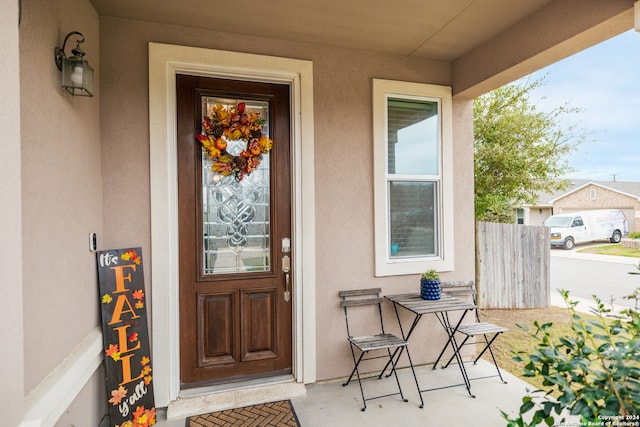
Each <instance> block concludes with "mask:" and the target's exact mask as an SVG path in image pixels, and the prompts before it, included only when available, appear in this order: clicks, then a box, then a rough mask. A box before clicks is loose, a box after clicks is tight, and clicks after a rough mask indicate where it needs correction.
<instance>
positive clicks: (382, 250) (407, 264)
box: [373, 79, 454, 276]
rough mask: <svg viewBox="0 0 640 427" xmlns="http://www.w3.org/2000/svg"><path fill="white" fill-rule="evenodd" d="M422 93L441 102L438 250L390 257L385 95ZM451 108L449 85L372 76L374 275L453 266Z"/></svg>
mask: <svg viewBox="0 0 640 427" xmlns="http://www.w3.org/2000/svg"><path fill="white" fill-rule="evenodd" d="M394 95H395V96H400V97H424V98H429V99H436V100H438V101H439V102H440V113H441V123H440V126H441V141H440V150H441V168H442V172H441V175H440V189H439V192H440V205H439V206H438V209H439V212H438V221H439V224H440V236H439V239H440V240H439V244H440V253H439V255H438V256H437V257H425V258H411V259H393V260H392V259H390V258H389V256H388V251H387V248H389V238H388V236H389V232H388V230H389V223H388V217H387V212H388V209H387V203H388V194H387V180H386V178H387V102H386V100H387V97H388V96H394ZM452 121H453V112H452V100H451V87H449V86H438V85H430V84H424V83H409V82H402V81H395V80H382V79H373V145H374V147H373V149H374V159H373V162H374V213H375V261H376V267H375V268H376V270H375V275H376V276H396V275H405V274H418V273H422V272H424V271H425V270H427V269H431V268H433V269H435V270H437V271H438V272H445V271H452V270H453V264H454V262H453V254H454V251H453V217H454V215H453V184H452V181H453V126H452Z"/></svg>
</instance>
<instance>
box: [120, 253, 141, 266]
mask: <svg viewBox="0 0 640 427" xmlns="http://www.w3.org/2000/svg"><path fill="white" fill-rule="evenodd" d="M121 258H122V259H123V260H125V261H133V262H134V263H135V264H136V265H140V263H141V262H142V258H140V255H138V252H136V251H135V250H133V249H129V250H128V251H126V252H125V253H123V254H122V256H121Z"/></svg>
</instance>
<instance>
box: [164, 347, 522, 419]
mask: <svg viewBox="0 0 640 427" xmlns="http://www.w3.org/2000/svg"><path fill="white" fill-rule="evenodd" d="M466 368H467V371H468V373H469V376H470V377H471V378H472V381H471V391H472V393H473V394H475V396H476V397H475V398H472V397H470V396H469V394H468V393H467V390H466V388H465V387H464V386H463V385H460V386H458V387H451V388H444V389H440V390H434V391H429V392H424V393H422V396H423V399H424V403H425V405H424V409H420V408H419V403H420V400H419V398H418V393H417V390H416V387H415V383H414V381H413V377H412V376H411V371H410V370H408V369H402V370H400V371H399V377H400V383H401V384H402V389H403V392H404V393H405V397H406V398H408V399H409V402H406V403H405V402H403V401H402V400H400V396H391V397H386V398H382V399H376V400H371V401H368V402H367V410H366V411H365V412H362V411H361V410H360V408H361V407H362V399H361V397H360V389H359V388H358V383H357V381H355V382H353V381H352V383H351V384H349V386H347V387H343V386H342V382H341V381H331V382H321V383H317V384H311V385H308V386H306V393H304V394H303V395H301V396H297V397H293V398H291V402H292V403H293V407H294V409H295V411H296V414H297V415H298V419H299V420H300V424H301V426H303V427H327V426H350V427H355V426H367V427H377V426H385V427H388V426H406V427H412V426H448V427H463V426H464V427H468V426H476V427H484V426H486V427H494V426H502V425H506V422H505V420H504V419H503V418H502V415H501V412H500V410H503V411H505V412H507V413H509V414H510V415H512V416H513V415H515V414H516V413H517V411H518V408H519V407H520V405H521V403H522V397H523V396H524V395H525V394H526V390H527V388H529V389H532V388H533V387H532V386H530V385H528V384H527V383H525V382H524V381H522V380H520V379H519V378H517V377H515V376H513V375H511V374H509V373H507V372H504V371H502V374H503V377H504V379H505V380H506V381H507V382H508V384H503V383H502V382H500V379H499V378H498V377H497V376H493V375H495V374H496V371H495V368H494V366H493V364H491V363H489V362H486V361H484V360H481V361H479V362H478V364H477V365H473V364H472V363H467V364H466ZM416 373H417V376H418V381H419V383H420V386H421V388H422V389H426V388H437V387H441V386H445V385H452V384H460V383H462V377H461V375H460V371H459V369H458V367H457V366H454V365H452V366H450V367H449V368H447V369H439V368H438V369H436V370H432V369H431V366H423V367H418V368H417V369H416ZM487 376H491V377H489V378H483V377H487ZM475 378H481V379H475ZM363 387H364V388H365V395H366V396H373V395H378V394H386V393H393V392H396V391H397V387H396V384H395V381H394V380H393V378H385V379H383V380H377V379H371V380H367V381H364V382H363ZM275 400H280V399H279V398H278V397H277V396H273V398H271V399H269V398H268V397H266V399H265V400H264V401H265V402H268V401H275ZM199 412H200V413H207V412H212V411H211V410H207V408H206V407H203V408H202V410H201V411H199ZM185 421H186V417H179V418H172V419H169V420H167V418H166V412H165V411H162V410H161V411H159V415H158V424H157V425H158V426H160V427H183V426H184V425H185Z"/></svg>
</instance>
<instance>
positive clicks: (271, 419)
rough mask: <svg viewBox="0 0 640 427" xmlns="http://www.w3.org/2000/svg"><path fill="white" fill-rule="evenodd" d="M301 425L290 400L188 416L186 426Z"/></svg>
mask: <svg viewBox="0 0 640 427" xmlns="http://www.w3.org/2000/svg"><path fill="white" fill-rule="evenodd" d="M218 426H224V427H244V426H251V427H268V426H291V427H300V422H299V421H298V416H297V415H296V412H295V411H294V410H293V405H292V404H291V401H290V400H280V401H278V402H272V403H265V404H262V405H253V406H246V407H244V408H237V409H228V410H226V411H220V412H211V413H209V414H202V415H196V416H193V417H189V418H187V423H186V427H218Z"/></svg>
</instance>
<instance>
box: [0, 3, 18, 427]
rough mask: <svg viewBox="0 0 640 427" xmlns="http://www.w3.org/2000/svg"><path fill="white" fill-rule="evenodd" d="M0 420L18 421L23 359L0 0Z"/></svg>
mask: <svg viewBox="0 0 640 427" xmlns="http://www.w3.org/2000/svg"><path fill="white" fill-rule="evenodd" d="M0 40H2V43H0V58H2V67H0V94H2V102H1V103H0V141H2V143H0V230H1V232H2V244H0V325H2V328H0V342H1V343H2V347H3V352H2V355H0V378H1V379H2V383H3V386H2V387H1V388H0V402H2V409H1V410H0V411H1V412H2V416H0V423H2V424H3V425H7V426H14V425H18V423H19V422H20V420H21V419H22V409H23V395H24V378H23V370H24V361H23V351H24V350H23V342H24V338H23V329H22V311H23V310H22V286H21V283H22V268H21V265H22V235H21V227H22V225H21V224H22V216H21V215H22V214H21V212H22V203H21V200H22V197H21V194H20V170H21V165H20V74H19V72H20V69H19V61H18V60H19V50H18V7H17V3H16V2H9V1H6V2H3V3H2V13H0Z"/></svg>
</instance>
